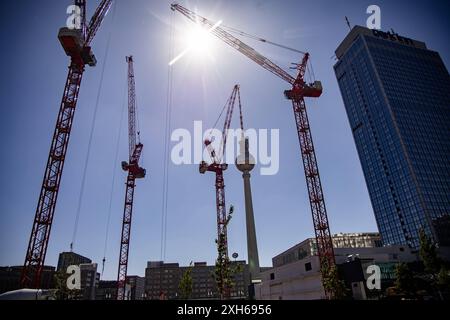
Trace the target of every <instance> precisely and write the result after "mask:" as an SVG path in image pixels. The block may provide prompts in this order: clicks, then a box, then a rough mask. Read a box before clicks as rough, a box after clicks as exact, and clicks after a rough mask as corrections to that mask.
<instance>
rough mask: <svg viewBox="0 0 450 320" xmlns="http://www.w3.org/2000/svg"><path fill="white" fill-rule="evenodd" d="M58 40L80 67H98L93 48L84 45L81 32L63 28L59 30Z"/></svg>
mask: <svg viewBox="0 0 450 320" xmlns="http://www.w3.org/2000/svg"><path fill="white" fill-rule="evenodd" d="M58 39H59V42H60V43H61V46H62V47H63V49H64V51H65V52H66V54H67V55H68V56H69V57H71V58H72V60H73V61H75V62H76V63H77V64H78V65H81V66H84V65H88V66H90V67H95V66H96V65H97V59H96V58H95V55H94V53H93V52H92V49H91V47H90V46H86V45H85V44H84V41H83V35H82V33H81V30H78V29H69V28H66V27H64V28H61V29H59V33H58Z"/></svg>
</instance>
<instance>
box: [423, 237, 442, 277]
mask: <svg viewBox="0 0 450 320" xmlns="http://www.w3.org/2000/svg"><path fill="white" fill-rule="evenodd" d="M419 243H420V250H419V255H420V259H421V260H422V262H423V265H424V267H425V272H427V273H428V274H430V275H433V278H435V277H436V274H437V273H438V272H439V269H440V265H441V262H440V260H439V258H438V256H437V253H436V245H435V244H434V243H433V242H432V241H431V239H430V238H429V237H428V236H427V234H426V233H425V231H424V230H423V229H420V230H419Z"/></svg>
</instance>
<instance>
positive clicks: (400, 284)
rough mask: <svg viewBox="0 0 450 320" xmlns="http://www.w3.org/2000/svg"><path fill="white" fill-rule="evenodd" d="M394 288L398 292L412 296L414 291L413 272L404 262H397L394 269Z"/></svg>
mask: <svg viewBox="0 0 450 320" xmlns="http://www.w3.org/2000/svg"><path fill="white" fill-rule="evenodd" d="M395 275H396V280H395V290H396V291H397V292H399V293H402V294H405V295H408V296H413V295H415V293H416V289H417V288H416V285H415V284H416V281H415V277H414V273H413V272H412V271H411V270H410V269H409V267H408V265H407V264H406V263H399V264H398V265H397V267H396V269H395Z"/></svg>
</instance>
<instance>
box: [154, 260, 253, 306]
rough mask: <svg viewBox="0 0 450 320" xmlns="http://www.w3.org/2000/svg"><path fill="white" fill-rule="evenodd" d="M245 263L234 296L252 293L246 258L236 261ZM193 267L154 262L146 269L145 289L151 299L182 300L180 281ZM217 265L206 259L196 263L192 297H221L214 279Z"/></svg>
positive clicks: (236, 282) (244, 295)
mask: <svg viewBox="0 0 450 320" xmlns="http://www.w3.org/2000/svg"><path fill="white" fill-rule="evenodd" d="M231 263H232V264H238V265H241V266H242V268H243V272H242V273H238V274H236V275H235V277H234V280H233V282H234V283H235V285H234V287H233V288H232V290H231V298H232V299H239V298H242V299H244V298H246V297H247V296H248V286H249V280H248V279H249V274H248V272H249V271H248V266H247V265H246V264H245V261H232V262H231ZM188 268H189V267H180V266H179V264H178V263H164V262H162V261H150V262H148V264H147V268H146V269H145V278H146V281H145V290H146V293H147V297H148V299H161V298H163V299H180V292H179V288H178V287H179V283H180V279H181V277H182V276H183V274H184V272H186V270H188ZM214 270H215V266H208V265H207V264H206V262H195V263H194V264H193V266H192V273H191V275H192V285H193V288H192V289H193V290H192V294H191V297H190V299H217V298H218V297H219V294H218V290H217V285H216V282H215V280H214Z"/></svg>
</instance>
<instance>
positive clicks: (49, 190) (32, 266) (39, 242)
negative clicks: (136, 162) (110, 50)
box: [20, 0, 112, 288]
mask: <svg viewBox="0 0 450 320" xmlns="http://www.w3.org/2000/svg"><path fill="white" fill-rule="evenodd" d="M111 4H112V0H103V1H102V2H101V3H100V5H99V6H98V8H97V10H96V13H97V12H102V14H94V16H93V17H92V19H91V21H90V24H89V28H87V27H86V0H76V1H75V5H77V6H78V7H79V8H80V13H81V26H80V27H81V28H80V29H68V28H61V29H60V30H59V34H58V38H59V41H60V42H61V45H62V47H63V48H64V50H65V52H66V54H67V55H68V56H69V57H70V60H71V61H70V65H69V72H68V75H67V80H66V84H65V87H64V92H63V97H62V100H61V105H60V108H59V113H58V117H57V120H56V126H55V130H54V133H53V138H52V143H51V146H50V152H49V156H48V160H47V166H46V168H45V173H44V178H43V182H42V187H41V192H40V194H39V201H38V205H37V208H36V213H35V217H34V220H33V227H32V230H31V235H30V239H29V242H28V248H27V252H26V256H25V263H24V267H23V269H22V275H21V279H20V283H21V286H22V287H33V288H38V287H39V285H40V279H41V273H42V268H43V266H44V262H45V256H46V254H47V247H48V242H49V238H50V231H51V227H52V222H53V216H54V213H55V207H56V201H57V198H58V192H59V186H60V182H61V176H62V172H63V168H64V161H65V159H66V152H67V148H68V145H69V138H70V133H71V130H72V124H73V119H74V114H75V109H76V106H77V102H78V94H79V91H80V85H81V80H82V77H83V73H84V68H85V65H89V66H91V67H93V66H95V65H96V62H97V61H96V59H95V56H94V54H93V53H92V50H91V47H90V42H91V41H92V40H93V38H94V35H95V32H96V31H97V30H98V28H99V27H100V25H101V23H102V21H103V19H104V17H105V15H106V13H107V12H108V10H109V8H110V7H111ZM91 26H95V30H94V29H92V28H91ZM86 35H90V36H88V38H87V39H86Z"/></svg>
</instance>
